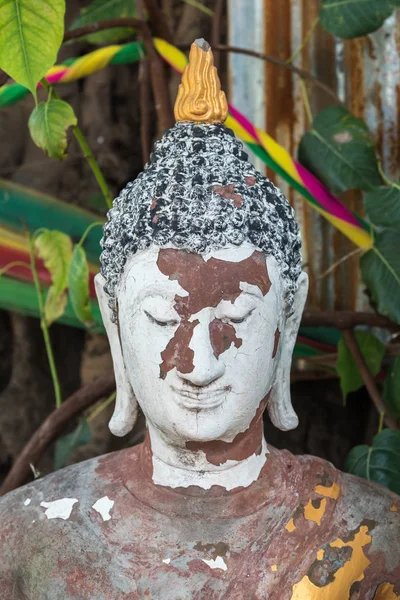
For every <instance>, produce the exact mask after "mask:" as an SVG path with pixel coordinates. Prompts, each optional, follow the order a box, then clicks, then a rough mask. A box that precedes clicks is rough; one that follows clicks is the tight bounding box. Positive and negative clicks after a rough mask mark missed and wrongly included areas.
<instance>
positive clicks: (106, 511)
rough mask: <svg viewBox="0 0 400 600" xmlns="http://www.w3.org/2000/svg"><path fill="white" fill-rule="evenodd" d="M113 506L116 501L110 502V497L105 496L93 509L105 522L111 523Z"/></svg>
mask: <svg viewBox="0 0 400 600" xmlns="http://www.w3.org/2000/svg"><path fill="white" fill-rule="evenodd" d="M113 506H114V500H110V498H109V497H108V496H103V498H100V499H99V500H97V502H95V503H94V504H93V506H92V508H94V510H95V511H96V512H98V513H99V514H100V515H101V517H102V519H103V521H109V520H110V519H111V515H110V510H111V509H112V507H113Z"/></svg>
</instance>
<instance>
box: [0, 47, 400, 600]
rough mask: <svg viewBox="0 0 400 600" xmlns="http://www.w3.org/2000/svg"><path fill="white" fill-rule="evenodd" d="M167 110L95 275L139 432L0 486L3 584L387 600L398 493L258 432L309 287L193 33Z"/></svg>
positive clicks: (282, 381)
mask: <svg viewBox="0 0 400 600" xmlns="http://www.w3.org/2000/svg"><path fill="white" fill-rule="evenodd" d="M175 113H176V118H177V123H176V125H175V126H174V127H173V128H172V129H171V130H169V131H167V132H166V133H165V135H164V136H163V138H162V139H161V140H159V141H158V142H157V143H156V145H155V150H154V153H153V154H152V156H151V160H150V162H149V164H148V165H147V166H146V167H145V169H144V171H143V173H141V174H140V175H139V176H138V178H137V179H136V180H135V181H134V182H133V183H129V184H128V185H127V186H126V188H125V189H124V190H123V191H122V192H121V193H120V195H119V197H118V198H116V200H115V201H114V205H113V208H112V209H111V210H110V211H109V213H108V220H107V223H106V224H105V226H104V237H103V240H102V247H103V252H102V256H101V274H99V275H97V276H96V289H97V295H98V300H99V303H100V307H101V311H102V316H103V320H104V325H105V328H106V331H107V335H108V338H109V342H110V347H111V352H112V356H113V363H114V370H115V378H116V385H117V398H116V406H115V412H114V415H113V417H112V419H111V422H110V429H111V431H112V432H113V433H114V434H115V435H117V436H123V435H125V434H127V433H128V432H129V431H130V430H131V429H132V427H133V426H134V423H135V419H136V416H137V411H138V404H139V406H140V408H141V410H142V411H143V413H144V415H145V417H146V423H147V433H146V438H145V441H144V442H143V443H142V444H140V445H138V446H135V447H133V448H129V449H126V450H122V451H118V452H115V453H112V454H108V455H106V456H101V457H98V458H95V459H91V460H88V461H85V462H83V463H80V464H76V465H73V466H70V467H68V468H65V469H62V470H60V471H57V472H55V473H53V474H51V475H48V476H47V477H44V478H43V479H38V480H36V481H35V482H33V483H30V484H28V485H25V486H24V487H22V488H20V489H18V490H15V491H13V492H11V493H9V494H7V495H6V496H4V497H3V498H2V499H0V548H1V560H0V597H1V599H3V600H11V599H30V600H78V599H79V600H139V599H141V600H150V599H151V600H266V599H269V600H347V599H351V600H357V599H358V600H373V599H374V600H394V599H396V598H400V595H399V594H400V566H399V562H400V561H399V558H400V547H399V539H400V527H399V521H400V519H399V515H400V513H399V512H397V511H398V509H400V499H399V497H398V496H396V495H395V494H393V493H391V492H390V491H389V490H386V489H384V488H383V487H380V486H379V485H375V484H373V483H370V482H368V481H365V480H361V479H359V478H357V477H354V476H352V475H348V474H345V473H341V472H340V471H338V470H337V469H336V468H335V467H334V466H333V465H332V464H330V463H328V462H326V461H325V460H322V459H319V458H315V457H312V456H293V455H291V454H290V453H289V452H287V451H285V450H283V451H278V450H275V449H274V448H272V447H270V446H268V445H267V443H266V441H265V439H264V432H263V412H264V410H267V411H268V413H269V415H270V418H271V420H272V422H273V424H274V425H275V426H276V427H278V428H279V429H281V430H289V429H292V428H294V427H296V425H297V416H296V414H295V412H294V410H293V408H292V405H291V400H290V389H289V386H290V366H291V358H292V351H293V347H294V344H295V340H296V334H297V331H298V328H299V323H300V319H301V315H302V311H303V307H304V303H305V300H306V295H307V275H306V273H304V272H303V271H302V269H301V257H300V237H299V232H298V226H297V224H296V221H295V218H294V213H293V210H292V208H291V207H290V205H289V203H288V202H287V200H286V199H285V197H284V196H283V195H282V193H281V192H280V191H279V190H278V189H277V188H276V187H275V186H274V185H273V184H272V183H271V182H270V181H269V180H268V179H267V178H265V177H264V176H263V175H261V174H260V173H258V172H257V171H256V170H255V169H254V167H253V166H252V165H251V164H250V163H249V162H248V157H247V155H246V154H245V153H244V152H243V149H242V144H241V143H240V142H239V141H238V140H237V139H236V138H235V136H234V135H233V133H232V132H231V131H229V130H228V129H226V128H225V127H224V125H223V122H224V120H225V118H226V115H227V103H226V98H225V95H224V93H223V92H222V91H221V89H220V82H219V79H218V76H217V74H216V69H215V67H214V66H213V57H212V52H211V49H210V47H209V46H208V44H207V43H206V42H205V41H204V40H198V41H196V42H195V43H194V44H193V45H192V48H191V52H190V61H189V64H188V66H187V68H186V71H185V72H184V75H183V79H182V83H181V86H180V89H179V92H178V98H177V102H176V107H175Z"/></svg>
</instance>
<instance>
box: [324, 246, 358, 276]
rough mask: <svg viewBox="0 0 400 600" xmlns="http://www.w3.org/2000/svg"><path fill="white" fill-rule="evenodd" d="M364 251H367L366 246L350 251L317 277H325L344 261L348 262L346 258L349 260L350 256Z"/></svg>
mask: <svg viewBox="0 0 400 600" xmlns="http://www.w3.org/2000/svg"><path fill="white" fill-rule="evenodd" d="M362 252H365V248H356V249H355V250H352V251H351V252H349V253H348V254H346V255H345V256H342V258H339V260H337V261H336V262H334V263H333V265H331V266H330V267H329V268H328V269H327V270H326V271H324V272H323V273H321V274H320V275H318V277H317V279H323V278H324V277H326V276H327V275H329V274H330V273H332V271H334V270H335V269H336V268H337V267H339V266H340V265H341V264H342V263H344V262H346V260H349V258H352V257H353V256H356V254H361V253H362Z"/></svg>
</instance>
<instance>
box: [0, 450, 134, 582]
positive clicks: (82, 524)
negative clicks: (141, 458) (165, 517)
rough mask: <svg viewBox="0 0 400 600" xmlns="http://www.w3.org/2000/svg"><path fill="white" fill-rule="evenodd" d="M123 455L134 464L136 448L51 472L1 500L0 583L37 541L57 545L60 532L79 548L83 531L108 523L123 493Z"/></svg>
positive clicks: (29, 553)
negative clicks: (0, 558) (10, 568)
mask: <svg viewBox="0 0 400 600" xmlns="http://www.w3.org/2000/svg"><path fill="white" fill-rule="evenodd" d="M127 452H130V453H131V455H132V463H133V464H134V462H135V452H134V449H129V450H122V451H119V452H114V453H111V454H108V455H104V456H100V457H96V458H93V459H90V460H87V461H84V462H81V463H78V464H75V465H72V466H69V467H66V468H64V469H61V470H59V471H56V472H54V473H51V474H50V475H47V476H46V477H43V478H40V479H37V480H36V481H33V482H32V483H29V484H27V485H24V486H23V487H21V488H18V489H16V490H14V491H12V492H9V493H8V494H6V495H5V496H3V497H1V498H0V555H1V556H2V561H0V562H1V564H0V581H1V575H2V573H3V574H4V572H5V570H6V569H7V565H9V566H14V565H15V564H16V563H18V562H19V563H20V562H22V561H24V557H25V559H26V557H27V556H30V555H31V554H32V553H34V552H35V546H37V543H38V540H40V539H43V540H45V539H49V536H51V539H52V544H54V545H57V544H58V541H57V539H56V537H55V536H56V534H57V533H59V534H60V540H61V539H62V538H63V539H64V541H63V542H62V544H65V542H66V541H68V542H70V541H71V542H73V541H75V543H76V544H77V545H79V544H80V543H81V537H80V536H81V534H82V531H86V532H87V535H88V536H89V535H90V536H95V535H96V528H100V529H101V527H102V526H103V524H104V523H105V522H106V521H107V520H108V519H109V518H111V517H110V511H112V508H113V506H114V503H116V504H118V501H120V500H121V498H122V497H123V496H126V494H127V490H126V488H125V487H124V485H123V484H122V483H121V474H120V472H119V467H118V465H119V464H121V463H123V462H124V460H121V458H122V455H124V454H125V453H127ZM78 529H79V532H78ZM60 543H61V542H60ZM53 549H54V547H53Z"/></svg>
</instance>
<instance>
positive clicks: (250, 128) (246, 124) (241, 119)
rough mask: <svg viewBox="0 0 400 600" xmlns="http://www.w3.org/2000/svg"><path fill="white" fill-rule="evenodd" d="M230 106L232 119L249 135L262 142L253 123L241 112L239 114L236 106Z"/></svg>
mask: <svg viewBox="0 0 400 600" xmlns="http://www.w3.org/2000/svg"><path fill="white" fill-rule="evenodd" d="M228 106H229V112H230V113H231V115H232V117H233V118H234V119H236V121H237V122H238V123H239V125H241V126H242V127H243V129H245V130H246V131H247V133H248V134H250V135H251V136H252V137H253V138H254V139H255V140H257V141H258V142H260V140H259V139H258V135H257V131H256V129H255V127H254V125H253V123H251V122H250V121H249V120H248V119H247V118H246V117H245V116H244V115H242V113H241V112H239V111H238V110H237V109H236V108H235V107H234V106H232V104H229V105H228ZM260 145H261V144H260Z"/></svg>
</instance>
